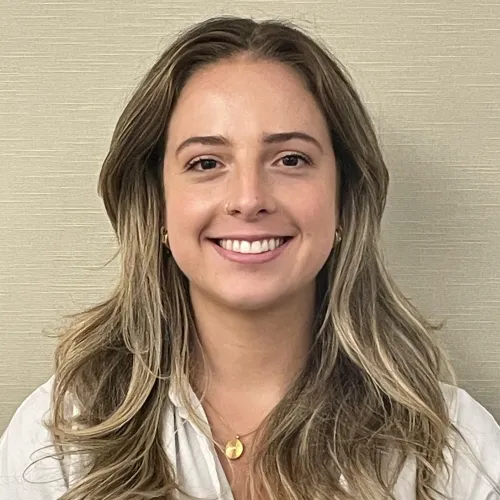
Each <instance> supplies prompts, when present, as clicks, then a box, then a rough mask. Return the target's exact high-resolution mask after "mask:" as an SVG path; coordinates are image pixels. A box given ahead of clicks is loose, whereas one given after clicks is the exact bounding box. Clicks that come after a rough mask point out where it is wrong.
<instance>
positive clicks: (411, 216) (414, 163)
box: [0, 0, 500, 433]
mask: <svg viewBox="0 0 500 500" xmlns="http://www.w3.org/2000/svg"><path fill="white" fill-rule="evenodd" d="M207 4H208V2H207ZM0 14H1V15H0V32H1V33H2V36H1V39H0V75H1V78H0V130H1V133H0V156H1V161H0V169H1V170H0V171H1V177H0V229H1V231H2V242H1V245H0V318H1V319H0V354H1V365H0V366H1V367H0V433H1V432H2V431H3V429H4V427H5V425H6V424H7V422H8V420H9V418H10V417H11V415H12V413H13V412H14V410H15V408H16V407H17V406H18V405H19V404H20V402H21V401H22V400H23V398H25V397H26V396H27V395H28V394H29V393H30V392H31V391H32V390H33V389H34V388H35V387H37V386H38V385H39V384H41V383H42V382H43V381H44V380H45V379H46V378H47V377H49V376H50V374H51V368H52V358H51V356H52V353H53V349H54V345H55V341H54V340H53V339H51V338H48V337H47V335H46V334H45V333H44V332H45V331H51V330H53V329H54V328H55V327H57V326H58V325H59V324H60V320H61V315H63V314H67V313H70V312H73V311H76V310H79V309H81V308H82V307H84V306H86V305H90V304H92V303H93V302H95V301H96V300H98V299H99V298H101V297H103V296H104V295H105V293H106V291H107V290H108V289H109V288H110V286H111V283H112V281H113V280H114V277H115V271H116V266H115V264H112V265H110V266H108V267H106V268H104V269H103V268H102V266H103V264H104V263H105V262H106V261H107V260H108V259H109V258H110V257H111V256H112V254H113V250H114V237H113V235H112V232H111V228H110V225H109V224H108V222H107V218H106V216H105V213H104V209H103V206H102V204H101V200H100V199H99V198H98V197H97V194H96V183H97V176H98V172H99V169H100V165H101V163H102V161H103V159H104V157H105V155H106V152H107V147H108V145H109V140H110V137H111V133H112V130H113V128H114V125H115V123H116V120H117V118H118V116H119V114H120V113H121V110H122V109H123V107H124V104H125V102H126V100H127V97H128V96H129V95H130V92H131V90H132V88H133V87H134V86H135V85H136V83H138V81H139V79H140V77H141V76H142V75H143V73H144V72H145V71H146V69H147V68H148V67H149V66H150V65H151V64H152V63H153V62H154V60H155V59H156V57H157V55H158V54H159V53H160V52H161V51H162V50H163V48H164V47H165V46H166V45H167V44H168V42H169V41H170V39H171V38H172V37H173V36H174V35H175V34H176V33H177V32H178V30H180V29H182V28H184V27H186V26H187V25H188V24H190V23H191V22H194V21H198V20H201V19H204V18H205V17H208V16H211V15H217V14H240V15H251V16H253V17H255V18H258V19H261V18H269V17H283V16H286V17H287V18H289V19H293V20H295V21H296V22H298V23H299V24H300V25H301V26H303V27H304V28H305V29H306V30H308V31H309V32H310V33H313V34H314V33H316V34H318V35H319V36H320V37H321V38H323V40H325V41H326V42H327V43H328V44H329V45H330V46H331V47H332V48H333V50H334V51H335V53H336V54H337V56H338V57H339V58H340V59H341V61H343V62H344V63H345V64H346V65H347V66H348V68H349V69H350V71H351V73H352V74H353V76H354V78H355V80H356V82H357V83H358V87H359V89H360V91H361V94H362V95H363V98H364V100H365V102H366V103H367V105H368V107H369V109H370V111H371V113H372V115H373V117H374V120H375V122H376V124H377V127H378V129H379V133H380V137H381V140H382V143H383V146H384V150H385V154H386V159H387V164H388V167H389V170H390V172H391V186H390V193H389V201H388V206H387V211H386V215H385V220H384V242H385V246H386V252H387V259H388V262H389V264H390V268H391V270H392V272H393V274H394V275H395V277H396V279H397V281H398V282H399V283H400V285H401V287H402V288H403V290H404V291H405V293H406V294H407V295H408V296H410V297H411V298H412V299H413V301H414V302H415V303H416V304H417V305H418V306H419V307H420V308H421V309H422V310H423V311H424V312H425V313H426V314H427V315H428V316H430V318H432V319H433V320H440V319H446V320H447V326H446V329H445V331H444V338H445V342H446V345H447V347H448V348H449V352H450V354H451V356H452V359H453V361H454V362H455V366H456V368H457V370H458V375H459V379H460V380H459V381H460V384H461V385H462V386H463V387H464V388H466V389H467V390H468V391H469V392H471V393H472V395H473V396H474V397H475V398H476V399H478V400H479V401H480V402H481V403H482V404H483V405H485V406H486V408H488V409H489V410H490V411H491V412H493V414H494V415H495V416H496V417H497V418H498V419H500V391H499V388H500V336H499V324H500V307H499V306H500V255H499V249H500V104H499V103H500V78H499V75H500V4H499V3H497V2H495V1H494V0H483V2H482V3H471V2H469V1H468V0H433V1H427V2H425V1H422V2H419V1H414V0H412V1H401V0H363V1H361V0H351V1H340V0H338V1H337V0H330V1H328V0H324V1H320V0H303V1H296V2H292V1H290V0H272V1H261V0H252V1H242V0H232V1H231V2H223V1H213V2H211V6H210V7H209V6H208V5H207V6H205V3H204V2H199V1H196V0H175V1H167V0H164V1H160V0H156V1H155V0H141V1H139V0H121V1H119V2H118V1H113V2H111V1H110V2H102V1H100V0H99V1H98V0H85V1H83V0H73V1H69V0H68V1H64V0H60V1H57V2H55V1H50V2H49V1H43V0H31V1H29V0H17V1H16V2H13V1H11V0H0Z"/></svg>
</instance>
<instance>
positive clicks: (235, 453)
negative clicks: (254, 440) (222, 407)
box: [205, 399, 259, 460]
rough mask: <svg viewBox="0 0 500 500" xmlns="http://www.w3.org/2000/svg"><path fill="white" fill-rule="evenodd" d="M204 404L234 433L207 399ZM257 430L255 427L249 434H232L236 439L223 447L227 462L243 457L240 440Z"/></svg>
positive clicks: (243, 448) (243, 449) (242, 447)
mask: <svg viewBox="0 0 500 500" xmlns="http://www.w3.org/2000/svg"><path fill="white" fill-rule="evenodd" d="M205 402H206V403H207V404H208V405H209V406H210V408H212V410H213V411H214V412H215V413H217V415H218V416H219V418H220V419H221V420H222V422H223V423H224V425H225V426H226V427H227V428H228V429H229V430H230V431H231V432H234V430H233V429H232V428H231V426H230V425H229V424H228V423H227V422H226V421H225V420H224V419H223V418H222V415H221V414H220V413H219V412H218V411H217V410H216V409H215V408H214V407H213V406H212V405H211V404H210V402H209V401H208V400H207V399H205ZM258 428H259V427H257V428H256V429H254V430H253V431H251V432H247V433H246V434H237V433H236V432H234V434H235V435H236V437H235V438H234V439H231V440H229V441H228V442H227V443H226V446H225V452H224V453H225V455H226V457H227V458H229V460H237V459H238V458H240V457H241V455H243V452H244V451H245V447H244V446H243V443H242V442H241V438H244V437H246V436H250V434H253V433H254V432H256V431H257V429H258Z"/></svg>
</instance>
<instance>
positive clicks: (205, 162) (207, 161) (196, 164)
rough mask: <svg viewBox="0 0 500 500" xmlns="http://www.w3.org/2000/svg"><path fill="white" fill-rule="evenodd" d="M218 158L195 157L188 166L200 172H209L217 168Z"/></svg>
mask: <svg viewBox="0 0 500 500" xmlns="http://www.w3.org/2000/svg"><path fill="white" fill-rule="evenodd" d="M217 163H218V161H217V160H214V159H213V158H195V159H194V160H191V161H190V162H189V163H188V164H187V166H186V168H187V170H196V171H198V172H208V171H209V170H214V169H215V168H217Z"/></svg>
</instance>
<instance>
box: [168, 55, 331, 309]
mask: <svg viewBox="0 0 500 500" xmlns="http://www.w3.org/2000/svg"><path fill="white" fill-rule="evenodd" d="M164 184H165V195H166V200H165V203H166V219H165V220H166V223H165V225H166V227H167V230H168V235H169V245H170V248H171V252H172V254H173V257H174V258H175V260H176V262H177V263H178V265H179V267H180V268H181V270H182V271H183V272H184V274H185V275H186V276H187V278H188V279H189V282H190V291H191V295H192V296H193V294H196V296H197V298H198V299H199V298H202V299H203V300H210V301H215V302H216V303H218V304H219V305H223V306H225V307H230V308H234V309H241V310H243V309H244V310H257V309H261V308H267V307H272V306H273V305H278V304H279V303H281V302H282V301H284V300H292V299H293V300H310V298H311V297H310V295H311V294H313V293H314V283H315V278H316V276H317V274H318V272H319V271H320V269H321V267H322V266H323V264H324V263H325V261H326V259H327V258H328V255H329V254H330V252H331V249H332V245H333V241H334V232H335V228H336V225H337V220H336V218H337V213H336V211H337V200H336V166H335V155H334V152H333V149H332V145H331V141H330V138H329V134H328V129H327V124H326V121H325V119H324V117H323V115H322V113H321V111H320V109H319V108H318V106H317V104H316V103H315V101H314V98H313V97H312V95H311V94H310V93H309V92H308V91H307V90H306V88H305V86H304V84H303V83H302V81H301V80H300V79H299V78H298V77H297V76H296V75H295V74H294V72H293V71H292V70H291V69H289V68H288V67H287V66H285V65H282V64H280V63H276V62H255V61H250V60H248V59H244V58H240V59H235V60H231V61H225V62H219V63H216V64H214V65H212V66H209V67H206V68H205V69H203V70H199V71H198V72H196V73H195V74H194V75H193V76H192V77H191V78H190V79H189V80H188V82H187V84H186V86H185V87H184V88H183V90H182V92H181V94H180V96H179V100H178V102H177V104H176V107H175V109H174V111H173V115H172V118H171V121H170V123H169V128H168V135H167V147H166V151H165V162H164ZM226 210H227V211H226Z"/></svg>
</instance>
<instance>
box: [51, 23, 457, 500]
mask: <svg viewBox="0 0 500 500" xmlns="http://www.w3.org/2000/svg"><path fill="white" fill-rule="evenodd" d="M235 57H250V58H252V59H255V60H258V61H259V60H266V61H276V62H279V63H282V64H285V65H287V66H288V67H290V68H292V69H293V70H294V71H295V72H296V74H297V75H298V77H300V78H301V79H302V80H303V81H304V83H305V85H306V86H307V88H308V90H309V91H310V92H311V94H312V95H313V96H314V98H315V99H316V102H317V104H318V106H319V107H320V109H321V110H322V112H323V114H324V116H325V119H326V121H327V125H328V129H329V132H330V137H331V141H332V145H333V149H334V151H335V155H336V158H337V168H338V169H339V176H340V183H339V185H340V186H341V196H340V205H341V207H340V223H341V226H342V228H343V239H342V244H341V245H340V246H339V247H336V248H335V249H334V250H333V251H332V254H331V255H330V257H329V259H328V261H327V263H326V264H325V266H324V268H323V269H322V270H321V272H320V274H319V275H318V279H317V289H318V297H319V299H320V300H319V301H318V306H317V318H316V325H315V332H314V343H313V346H312V348H311V351H310V355H309V359H308V363H307V366H306V368H305V370H304V371H303V373H301V375H300V376H299V377H298V378H297V380H296V381H295V382H294V384H293V385H292V386H291V388H290V390H289V391H288V393H287V394H286V395H285V397H284V398H283V400H282V401H281V402H280V403H279V404H278V405H277V406H276V408H275V409H274V410H273V411H272V412H271V414H270V415H269V417H268V418H267V419H266V421H265V425H263V426H262V428H261V429H260V431H259V433H258V444H259V446H258V447H257V448H256V452H255V457H254V460H253V462H252V470H251V474H249V482H248V488H249V494H248V497H246V498H254V497H255V496H254V495H253V494H254V493H255V492H256V491H257V490H264V491H265V492H266V493H267V495H268V496H269V498H271V499H272V500H278V499H285V498H286V499H292V500H306V499H307V500H310V499H311V498H315V499H318V500H330V499H331V498H336V499H338V500H347V499H352V498H356V499H361V500H373V499H376V498H393V496H392V495H391V489H392V488H393V487H394V484H395V482H396V479H397V476H398V474H399V472H400V471H401V469H402V467H403V465H404V463H405V461H406V460H407V459H409V458H410V457H412V458H413V459H414V460H415V466H416V490H417V491H416V499H417V500H431V499H432V498H434V497H433V494H434V493H435V491H434V490H435V488H434V486H433V484H434V480H435V478H436V475H437V473H438V472H439V471H440V469H441V468H442V467H443V466H444V467H446V464H445V460H444V451H445V449H446V448H447V447H449V445H450V442H449V431H450V430H452V431H456V429H454V426H453V425H452V423H451V422H450V419H449V415H448V409H447V407H446V402H445V399H444V397H443V394H442V391H441V388H440V383H439V378H440V372H441V371H442V369H443V367H444V368H446V369H447V371H448V372H449V373H450V375H451V376H452V378H453V372H452V370H451V367H450V366H449V363H448V362H447V361H446V357H445V355H444V353H443V351H442V349H441V347H440V346H439V344H438V341H437V339H436V337H435V334H434V332H435V330H437V329H439V328H440V325H439V326H437V325H431V324H430V323H429V322H427V321H426V320H425V319H424V318H423V317H422V316H421V315H420V314H419V313H418V312H417V310H416V309H415V308H414V307H413V306H412V305H411V304H410V302H409V301H408V300H407V299H406V298H405V297H404V296H403V294H402V293H401V292H400V291H399V290H398V288H397V286H396V285H395V283H394V282H393V281H392V279H391V278H390V277H389V274H388V272H387V270H386V266H385V264H384V262H383V258H382V255H381V252H380V242H379V233H380V223H381V218H382V214H383V211H384V208H385V202H386V196H387V188H388V182H389V177H388V172H387V168H386V166H385V163H384V160H383V157H382V153H381V150H380V147H379V144H378V141H377V137H376V134H375V131H374V127H373V124H372V122H371V120H370V118H369V116H368V114H367V112H366V110H365V108H364V106H363V104H362V102H361V99H360V97H359V96H358V94H357V92H356V91H355V89H354V85H353V83H352V82H351V80H350V78H349V76H348V73H347V71H346V70H345V69H344V68H343V67H342V65H341V63H340V62H339V61H338V60H336V58H335V57H334V56H333V55H332V54H330V52H329V51H328V49H327V48H326V47H324V46H322V45H321V43H320V42H317V41H314V40H312V39H311V38H310V37H309V36H307V35H306V34H305V33H303V32H302V31H301V30H300V29H299V28H298V27H296V26H295V25H294V24H292V23H291V22H286V21H264V22H257V21H254V20H251V19H243V18H237V17H219V18H212V19H209V20H207V21H204V22H202V23H199V24H196V25H195V26H193V27H191V28H190V29H188V30H187V31H185V32H184V33H183V34H182V35H180V36H179V37H178V38H177V39H176V40H175V41H174V42H173V43H172V45H171V46H170V47H169V48H167V49H166V50H165V52H164V53H163V54H162V55H161V56H160V58H159V59H158V61H157V62H156V63H155V64H154V66H153V67H152V68H151V70H150V71H149V72H148V73H147V75H146V76H145V77H144V79H143V80H142V81H141V83H140V84H139V86H138V87H137V89H136V90H135V92H134V94H133V95H132V97H131V99H130V101H129V103H128V104H127V106H126V108H125V110H124V111H123V113H122V115H121V116H120V118H119V120H118V123H117V125H116V129H115V131H114V134H113V137H112V140H111V145H110V149H109V152H108V154H107V156H106V159H105V161H104V164H103V166H102V171H101V174H100V178H99V194H100V195H101V196H102V198H103V201H104V205H105V208H106V211H107V214H108V216H109V219H110V221H111V224H112V226H113V229H114V231H115V232H116V236H117V240H118V244H119V251H118V253H119V256H120V262H121V275H120V279H119V282H118V284H117V286H116V288H115V289H114V290H113V292H112V293H111V294H110V297H109V298H108V299H107V300H105V301H103V302H102V303H100V304H98V305H96V306H94V307H92V308H90V309H87V310H85V311H83V312H80V313H78V314H77V315H73V316H71V317H72V324H71V325H70V326H69V327H67V328H66V329H65V330H64V332H63V335H62V337H61V340H60V343H59V345H58V347H57V350H56V373H55V385H54V393H53V415H52V418H51V420H50V422H49V423H48V428H49V429H50V431H51V433H52V435H53V437H54V441H55V443H56V444H57V446H58V447H59V449H60V450H61V452H60V455H61V456H62V455H68V454H69V455H71V454H75V455H76V457H86V460H85V461H84V462H85V467H84V470H83V471H82V473H81V475H80V477H79V479H78V481H77V482H76V483H75V484H73V485H72V487H71V488H70V489H69V491H68V492H67V493H66V494H65V495H63V497H61V500H83V499H84V498H92V499H94V500H108V499H110V498H113V499H115V500H132V499H139V498H142V499H146V498H148V499H154V498H157V499H160V498H173V493H174V491H180V490H181V489H182V485H178V484H177V483H176V479H175V477H174V470H173V467H172V464H171V463H170V461H169V459H168V456H167V454H166V451H165V448H164V439H165V437H166V436H164V435H163V425H162V421H163V419H164V418H165V415H166V411H167V408H168V405H169V404H170V402H169V400H168V393H169V390H170V388H171V387H177V388H179V389H180V394H179V396H180V398H181V400H182V402H183V403H184V405H185V406H186V407H187V408H188V411H189V413H190V416H191V418H192V419H193V420H195V421H196V420H197V418H196V414H195V413H194V411H193V409H192V408H190V406H189V399H188V397H187V394H186V390H185V387H186V386H185V383H186V381H189V380H191V375H192V373H193V371H194V370H195V369H197V367H194V366H193V362H194V356H192V352H193V345H194V342H196V341H197V337H196V329H195V323H194V319H193V311H192V309H191V304H190V300H189V294H188V283H187V279H186V277H185V276H184V275H183V273H182V272H181V271H180V269H179V267H178V266H177V264H176V263H175V260H174V259H173V258H171V256H169V255H168V254H167V253H166V251H165V249H164V248H163V245H162V242H161V238H160V228H161V225H162V218H163V214H164V193H163V180H162V170H163V157H164V151H165V147H166V143H165V141H166V138H167V132H168V124H169V121H170V117H171V115H172V112H173V109H174V107H175V104H176V102H177V99H178V97H179V94H180V92H181V91H182V88H183V87H184V85H185V84H186V82H187V80H188V79H189V78H190V76H191V75H192V74H193V73H195V72H196V71H199V70H200V69H201V68H203V67H206V66H207V65H210V64H216V63H217V62H219V61H222V60H228V59H231V58H235ZM202 368H203V367H202ZM73 407H74V408H76V409H77V412H76V413H74V412H72V411H68V408H73ZM199 424H200V426H201V425H202V422H199ZM207 435H208V433H207ZM389 462H393V463H391V467H389V466H388V465H389ZM391 471H392V472H391ZM341 475H342V476H343V477H344V478H345V480H346V483H347V484H348V485H349V491H347V489H346V488H345V486H344V485H343V484H342V483H341V482H340V481H339V478H340V476H341ZM298 477H300V482H297V481H296V478H298ZM186 496H187V494H186Z"/></svg>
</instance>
